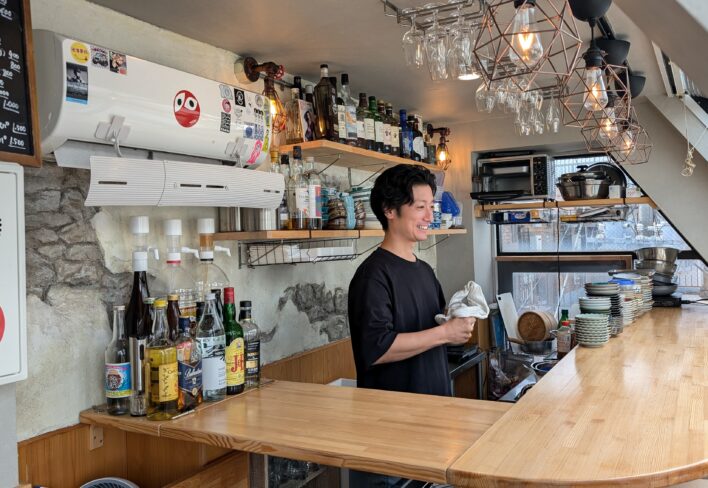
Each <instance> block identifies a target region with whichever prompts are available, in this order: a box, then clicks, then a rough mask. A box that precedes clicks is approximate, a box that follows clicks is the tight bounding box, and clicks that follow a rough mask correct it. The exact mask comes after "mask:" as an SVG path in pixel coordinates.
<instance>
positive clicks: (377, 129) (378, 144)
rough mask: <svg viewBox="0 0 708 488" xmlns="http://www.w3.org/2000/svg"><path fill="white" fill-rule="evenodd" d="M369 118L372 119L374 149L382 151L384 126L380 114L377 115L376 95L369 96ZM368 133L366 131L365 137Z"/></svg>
mask: <svg viewBox="0 0 708 488" xmlns="http://www.w3.org/2000/svg"><path fill="white" fill-rule="evenodd" d="M369 118H370V119H372V120H373V121H374V127H373V128H374V134H373V135H374V147H373V150H374V151H378V152H383V148H384V127H383V120H381V115H379V111H378V106H377V104H376V97H373V96H372V97H369ZM368 136H369V134H368V133H367V138H368Z"/></svg>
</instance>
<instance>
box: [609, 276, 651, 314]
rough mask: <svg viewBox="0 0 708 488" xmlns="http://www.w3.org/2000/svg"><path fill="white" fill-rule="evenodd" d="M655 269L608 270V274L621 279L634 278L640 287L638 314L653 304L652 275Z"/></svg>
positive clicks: (644, 311) (648, 309)
mask: <svg viewBox="0 0 708 488" xmlns="http://www.w3.org/2000/svg"><path fill="white" fill-rule="evenodd" d="M655 273H656V271H654V270H653V269H613V270H610V271H609V274H610V276H612V277H614V278H619V279H622V280H634V281H636V282H638V283H639V284H640V285H641V287H642V302H643V303H642V304H641V307H640V315H641V314H644V313H646V312H648V311H650V310H651V308H652V306H653V305H654V299H653V298H652V297H653V295H652V290H653V289H654V285H653V283H654V282H653V281H652V277H653V276H654V274H655Z"/></svg>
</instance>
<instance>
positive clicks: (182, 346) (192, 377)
mask: <svg viewBox="0 0 708 488" xmlns="http://www.w3.org/2000/svg"><path fill="white" fill-rule="evenodd" d="M190 329H191V320H190V317H186V316H181V317H180V318H179V335H178V336H177V340H176V341H175V348H176V349H177V374H178V386H179V391H178V397H177V410H179V411H180V412H185V411H187V410H192V409H193V408H195V407H196V406H197V405H199V404H200V403H202V355H201V352H200V350H199V346H198V345H197V341H195V340H194V339H193V338H192V335H191V333H190Z"/></svg>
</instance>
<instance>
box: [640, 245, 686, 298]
mask: <svg viewBox="0 0 708 488" xmlns="http://www.w3.org/2000/svg"><path fill="white" fill-rule="evenodd" d="M634 252H635V253H636V254H637V257H638V258H639V261H637V264H636V267H637V270H646V269H648V270H654V271H655V273H654V275H653V277H652V278H653V281H654V288H653V290H652V294H653V295H654V296H664V295H671V294H672V293H673V292H675V291H676V288H677V287H678V285H677V284H676V283H674V273H676V268H677V267H678V265H677V264H676V258H678V253H679V250H678V249H675V248H673V247H643V248H641V249H637V250H636V251H634Z"/></svg>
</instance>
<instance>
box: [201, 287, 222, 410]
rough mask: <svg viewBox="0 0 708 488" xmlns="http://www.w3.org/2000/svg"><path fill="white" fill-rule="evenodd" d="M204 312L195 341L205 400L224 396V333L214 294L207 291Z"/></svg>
mask: <svg viewBox="0 0 708 488" xmlns="http://www.w3.org/2000/svg"><path fill="white" fill-rule="evenodd" d="M205 298H206V305H205V307H204V314H203V315H202V317H201V319H200V320H199V325H197V343H198V344H199V351H200V352H201V355H202V388H203V397H204V401H205V402H213V401H217V400H223V399H224V398H225V397H226V358H225V351H224V350H225V348H226V334H225V332H224V326H223V325H222V323H221V319H219V313H218V312H217V310H216V301H215V300H216V296H215V295H214V294H213V293H207V294H206V296H205Z"/></svg>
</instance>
